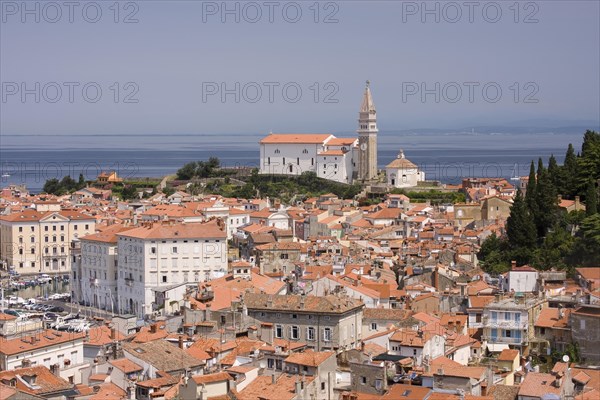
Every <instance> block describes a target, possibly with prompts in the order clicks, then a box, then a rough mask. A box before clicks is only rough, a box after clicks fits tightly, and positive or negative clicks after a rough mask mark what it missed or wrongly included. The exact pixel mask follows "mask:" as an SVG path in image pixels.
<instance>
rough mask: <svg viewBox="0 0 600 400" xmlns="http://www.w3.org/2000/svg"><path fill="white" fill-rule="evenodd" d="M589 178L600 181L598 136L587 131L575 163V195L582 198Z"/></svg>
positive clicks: (599, 137)
mask: <svg viewBox="0 0 600 400" xmlns="http://www.w3.org/2000/svg"><path fill="white" fill-rule="evenodd" d="M590 178H591V179H595V180H597V179H600V134H598V133H597V132H594V131H590V130H588V131H586V132H585V135H584V136H583V144H582V145H581V157H579V159H578V162H577V194H579V195H580V196H582V197H583V195H584V194H585V191H586V189H587V184H588V180H589V179H590Z"/></svg>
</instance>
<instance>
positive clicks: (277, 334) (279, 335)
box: [275, 325, 283, 339]
mask: <svg viewBox="0 0 600 400" xmlns="http://www.w3.org/2000/svg"><path fill="white" fill-rule="evenodd" d="M275 337H276V338H278V339H281V338H282V337H283V326H282V325H275Z"/></svg>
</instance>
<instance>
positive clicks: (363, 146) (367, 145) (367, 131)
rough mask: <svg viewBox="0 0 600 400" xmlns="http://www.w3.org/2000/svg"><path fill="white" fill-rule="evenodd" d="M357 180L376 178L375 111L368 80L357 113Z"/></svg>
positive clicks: (372, 179) (373, 179) (366, 180)
mask: <svg viewBox="0 0 600 400" xmlns="http://www.w3.org/2000/svg"><path fill="white" fill-rule="evenodd" d="M356 132H357V133H358V147H359V149H358V180H359V181H363V182H368V181H375V180H376V179H377V132H379V131H378V130H377V112H376V111H375V104H374V103H373V97H372V96H371V89H370V88H369V81H367V86H366V88H365V94H364V95H363V100H362V104H361V106H360V111H359V113H358V130H357V131H356Z"/></svg>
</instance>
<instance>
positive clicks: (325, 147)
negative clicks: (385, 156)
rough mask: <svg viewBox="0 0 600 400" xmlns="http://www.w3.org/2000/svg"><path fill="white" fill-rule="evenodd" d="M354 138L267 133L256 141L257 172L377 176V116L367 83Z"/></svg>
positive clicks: (350, 178) (342, 179)
mask: <svg viewBox="0 0 600 400" xmlns="http://www.w3.org/2000/svg"><path fill="white" fill-rule="evenodd" d="M358 127H359V129H358V130H357V133H358V137H357V138H336V137H335V136H333V135H331V134H327V133H324V134H295V133H294V134H273V133H272V134H270V135H269V136H267V137H265V138H263V139H262V140H261V141H260V173H261V174H282V175H301V174H302V173H303V172H306V171H312V172H314V173H316V174H317V176H319V177H320V178H324V179H329V180H332V181H336V182H343V183H352V182H353V181H355V180H359V181H361V182H366V181H373V180H375V179H376V177H377V132H378V130H377V118H376V111H375V104H374V103H373V98H372V96H371V90H370V89H369V83H368V81H367V87H366V88H365V93H364V96H363V102H362V104H361V108H360V112H359V120H358Z"/></svg>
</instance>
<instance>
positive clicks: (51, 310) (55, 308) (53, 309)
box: [46, 306, 65, 313]
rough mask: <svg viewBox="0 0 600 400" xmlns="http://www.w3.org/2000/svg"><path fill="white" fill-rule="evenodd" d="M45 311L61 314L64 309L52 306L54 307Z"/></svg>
mask: <svg viewBox="0 0 600 400" xmlns="http://www.w3.org/2000/svg"><path fill="white" fill-rule="evenodd" d="M46 311H48V312H53V313H61V312H64V311H65V309H64V308H62V307H59V306H54V307H51V308H49V309H48V310H46Z"/></svg>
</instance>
